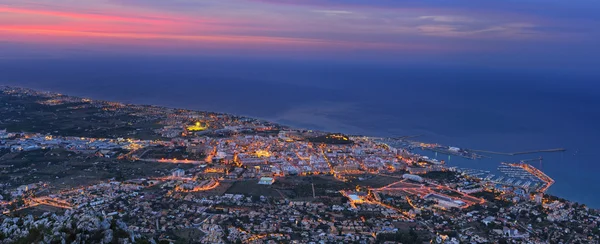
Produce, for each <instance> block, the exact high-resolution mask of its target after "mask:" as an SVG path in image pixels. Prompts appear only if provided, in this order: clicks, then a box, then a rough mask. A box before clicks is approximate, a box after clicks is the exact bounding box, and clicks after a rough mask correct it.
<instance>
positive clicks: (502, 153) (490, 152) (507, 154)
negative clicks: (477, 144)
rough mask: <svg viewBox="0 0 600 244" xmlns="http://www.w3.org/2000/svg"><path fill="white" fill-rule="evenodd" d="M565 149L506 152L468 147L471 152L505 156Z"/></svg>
mask: <svg viewBox="0 0 600 244" xmlns="http://www.w3.org/2000/svg"><path fill="white" fill-rule="evenodd" d="M566 150H567V149H564V148H554V149H542V150H532V151H524V152H512V153H506V152H494V151H485V150H473V149H469V151H472V152H478V153H489V154H498V155H506V156H515V155H523V154H532V153H544V152H564V151H566Z"/></svg>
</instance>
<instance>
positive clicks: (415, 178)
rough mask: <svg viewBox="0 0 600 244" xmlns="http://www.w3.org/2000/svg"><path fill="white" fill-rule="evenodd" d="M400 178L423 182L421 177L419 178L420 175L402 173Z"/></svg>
mask: <svg viewBox="0 0 600 244" xmlns="http://www.w3.org/2000/svg"><path fill="white" fill-rule="evenodd" d="M402 178H404V179H407V180H412V181H417V182H423V178H421V176H418V175H411V174H403V175H402Z"/></svg>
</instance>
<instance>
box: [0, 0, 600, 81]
mask: <svg viewBox="0 0 600 244" xmlns="http://www.w3.org/2000/svg"><path fill="white" fill-rule="evenodd" d="M599 10H600V2H598V1H596V0H570V1H564V0H502V1H500V0H498V1H494V0H485V1H483V0H453V1H447V0H430V1H420V0H170V1H164V0H86V1H80V0H37V1H32V0H0V59H5V60H6V59H8V60H11V59H23V58H25V59H27V58H65V57H71V56H77V55H91V56H94V55H181V56H185V55H188V56H189V55H214V56H224V57H260V58H280V59H281V58H283V59H307V58H308V59H337V60H374V61H386V62H388V61H390V62H396V61H398V62H400V61H401V62H405V63H444V64H486V65H488V66H500V67H504V66H506V67H513V68H519V67H531V68H540V69H547V68H562V69H589V70H591V69H593V68H594V67H595V65H596V64H597V61H596V57H598V55H599V54H600V47H599V45H597V43H598V40H599V39H600V15H598V14H597V13H598V11H599Z"/></svg>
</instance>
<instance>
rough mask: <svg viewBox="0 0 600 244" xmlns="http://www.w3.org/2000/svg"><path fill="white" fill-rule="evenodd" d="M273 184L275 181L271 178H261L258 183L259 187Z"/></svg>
mask: <svg viewBox="0 0 600 244" xmlns="http://www.w3.org/2000/svg"><path fill="white" fill-rule="evenodd" d="M273 183H275V179H274V178H272V177H261V178H260V180H259V181H258V184H259V185H272V184H273Z"/></svg>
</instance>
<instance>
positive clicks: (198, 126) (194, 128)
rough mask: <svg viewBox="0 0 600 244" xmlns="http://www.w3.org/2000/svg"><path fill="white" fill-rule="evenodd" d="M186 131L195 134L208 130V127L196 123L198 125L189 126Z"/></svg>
mask: <svg viewBox="0 0 600 244" xmlns="http://www.w3.org/2000/svg"><path fill="white" fill-rule="evenodd" d="M186 129H187V131H191V132H195V131H203V130H206V129H207V127H206V126H202V124H201V123H200V122H196V124H194V125H191V126H188V127H187V128H186Z"/></svg>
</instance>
